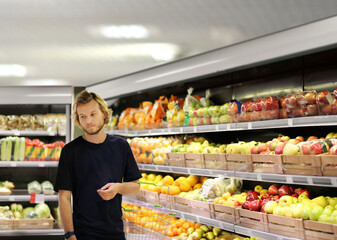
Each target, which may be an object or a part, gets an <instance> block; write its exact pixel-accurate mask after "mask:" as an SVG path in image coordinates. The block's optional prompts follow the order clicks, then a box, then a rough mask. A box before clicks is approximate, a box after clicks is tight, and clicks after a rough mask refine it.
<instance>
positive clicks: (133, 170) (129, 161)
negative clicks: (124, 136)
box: [124, 141, 142, 182]
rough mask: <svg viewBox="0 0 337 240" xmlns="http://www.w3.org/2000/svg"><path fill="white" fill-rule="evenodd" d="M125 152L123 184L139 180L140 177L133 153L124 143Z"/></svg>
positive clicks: (126, 143)
mask: <svg viewBox="0 0 337 240" xmlns="http://www.w3.org/2000/svg"><path fill="white" fill-rule="evenodd" d="M125 151H126V154H125V156H126V164H125V170H124V182H132V181H136V180H138V179H140V178H141V177H142V175H141V173H140V171H139V168H138V165H137V163H136V160H135V158H134V157H133V153H132V151H131V148H130V145H129V144H128V142H127V141H125Z"/></svg>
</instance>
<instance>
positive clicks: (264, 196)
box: [260, 193, 270, 200]
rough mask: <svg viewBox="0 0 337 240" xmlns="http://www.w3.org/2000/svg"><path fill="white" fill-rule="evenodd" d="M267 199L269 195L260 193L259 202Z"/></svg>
mask: <svg viewBox="0 0 337 240" xmlns="http://www.w3.org/2000/svg"><path fill="white" fill-rule="evenodd" d="M269 197H270V195H269V194H268V193H262V194H261V195H260V199H261V200H264V199H269Z"/></svg>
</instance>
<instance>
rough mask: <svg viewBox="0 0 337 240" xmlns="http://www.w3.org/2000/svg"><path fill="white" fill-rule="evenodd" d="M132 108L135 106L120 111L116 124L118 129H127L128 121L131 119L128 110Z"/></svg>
mask: <svg viewBox="0 0 337 240" xmlns="http://www.w3.org/2000/svg"><path fill="white" fill-rule="evenodd" d="M134 109H135V108H127V109H125V110H124V111H123V112H122V113H121V116H120V118H119V121H118V124H117V126H118V129H119V130H123V129H128V127H129V125H130V121H132V118H131V116H130V112H131V111H132V110H134Z"/></svg>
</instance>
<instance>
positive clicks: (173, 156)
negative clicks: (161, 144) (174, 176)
mask: <svg viewBox="0 0 337 240" xmlns="http://www.w3.org/2000/svg"><path fill="white" fill-rule="evenodd" d="M166 159H167V164H168V165H170V166H175V167H185V154H184V153H176V152H171V153H166Z"/></svg>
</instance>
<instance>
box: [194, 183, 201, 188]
mask: <svg viewBox="0 0 337 240" xmlns="http://www.w3.org/2000/svg"><path fill="white" fill-rule="evenodd" d="M201 187H202V184H201V183H197V184H195V185H194V186H193V190H195V189H200V188H201Z"/></svg>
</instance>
